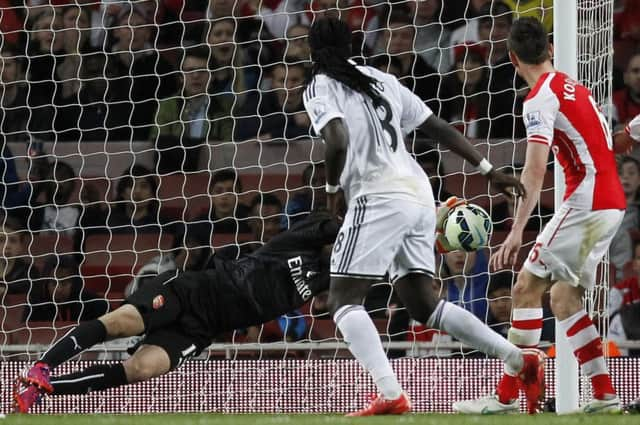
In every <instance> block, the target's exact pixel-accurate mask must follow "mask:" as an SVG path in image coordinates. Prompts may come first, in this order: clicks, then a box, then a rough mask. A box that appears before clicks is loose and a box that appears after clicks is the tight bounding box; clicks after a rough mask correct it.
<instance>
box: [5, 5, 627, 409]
mask: <svg viewBox="0 0 640 425" xmlns="http://www.w3.org/2000/svg"><path fill="white" fill-rule="evenodd" d="M28 3H29V5H30V7H23V6H21V5H18V2H10V4H12V6H7V7H4V6H3V9H2V11H1V12H2V20H0V24H1V25H2V38H1V44H0V45H1V48H2V51H1V56H2V58H1V59H2V65H3V67H2V87H0V93H1V95H2V106H1V108H0V117H1V125H2V137H3V141H4V148H3V149H4V150H3V160H2V163H1V164H0V167H3V168H1V169H0V171H2V176H3V179H4V180H3V185H2V188H1V190H0V194H2V202H3V214H2V222H1V223H2V225H3V227H2V229H0V230H1V232H0V246H1V247H2V250H3V251H2V255H0V267H3V270H4V281H3V283H2V284H0V300H1V306H0V325H1V328H0V341H2V345H1V346H0V357H1V359H2V362H1V363H0V376H1V379H2V382H4V383H8V382H11V381H12V380H13V379H14V378H15V376H16V375H17V373H18V371H19V370H21V369H22V368H23V367H25V365H26V364H27V362H29V361H33V360H35V359H36V358H37V357H38V356H39V355H40V354H41V353H42V352H43V351H44V350H46V348H47V347H48V346H49V345H50V344H51V343H52V342H53V341H55V340H56V339H57V338H59V337H61V336H62V335H64V334H65V333H66V332H67V331H68V330H69V329H70V328H71V327H73V326H75V325H77V324H78V323H79V322H80V321H84V320H91V319H94V318H96V317H99V316H100V315H102V314H104V313H105V312H107V311H109V310H113V309H115V308H118V307H119V306H120V305H122V303H123V301H124V299H125V297H126V296H127V295H128V294H129V293H131V292H132V291H135V290H136V289H137V288H139V287H140V286H142V285H144V284H145V282H148V279H149V278H150V277H152V276H155V275H158V274H160V273H162V272H165V271H168V270H175V269H176V268H186V269H193V270H197V269H201V268H202V267H205V266H206V261H207V259H208V257H209V256H210V255H211V254H212V253H214V252H215V255H224V256H228V258H235V257H237V256H240V255H245V254H247V253H250V252H252V250H255V249H256V247H259V246H261V245H262V244H263V243H265V242H267V241H268V240H269V239H270V238H271V237H273V236H274V235H275V234H277V233H278V232H280V231H283V230H284V229H286V228H287V227H288V226H289V225H290V224H291V223H293V222H295V221H296V220H300V219H301V218H303V217H304V216H305V215H307V214H308V213H309V211H310V210H311V209H312V208H314V207H317V206H321V205H322V204H323V202H324V190H323V189H324V168H323V165H322V160H323V154H324V146H323V143H322V142H321V141H320V140H319V139H318V138H317V137H315V135H314V134H313V132H312V131H311V130H310V127H309V124H310V123H309V119H308V117H307V116H306V114H305V113H304V108H303V106H302V100H301V99H302V91H303V88H304V82H305V78H306V73H307V72H308V66H309V51H308V44H307V41H306V35H307V32H308V27H309V25H310V24H311V23H312V22H313V20H314V19H315V18H317V17H319V16H324V15H333V16H341V17H342V18H343V19H345V20H346V21H347V22H348V23H349V25H350V26H351V27H352V29H353V31H354V43H353V47H354V57H355V58H356V59H357V60H360V61H362V62H363V63H367V64H369V65H372V66H375V67H377V68H379V69H383V70H385V71H388V72H392V73H394V74H396V75H397V76H398V77H399V78H400V80H401V81H402V82H403V84H406V85H407V86H408V87H410V88H411V89H412V90H413V91H414V92H415V93H416V94H418V95H419V96H420V97H421V98H423V100H424V101H425V102H426V103H427V104H428V105H429V106H430V107H431V108H432V109H433V110H434V111H436V112H437V113H438V114H439V115H440V116H441V117H443V118H445V119H447V120H448V121H450V122H452V124H453V125H455V126H456V127H457V128H459V129H460V130H461V131H462V132H464V133H465V134H466V135H467V136H468V137H469V138H471V139H472V140H473V141H474V143H475V144H476V146H477V147H478V149H480V150H481V151H482V152H483V153H484V154H485V155H486V156H487V157H488V158H489V160H490V161H491V162H492V163H493V164H495V165H496V166H498V167H500V168H502V169H505V170H506V169H507V168H506V167H511V170H512V171H513V172H514V173H518V172H519V171H520V169H521V166H522V163H523V161H524V151H525V146H526V142H525V141H524V140H523V135H524V132H523V128H522V124H521V107H522V100H523V98H524V96H525V95H526V90H525V89H524V84H523V82H522V81H521V80H520V79H518V78H517V77H516V75H515V74H514V72H513V68H512V67H511V65H510V64H509V63H508V61H507V59H506V57H505V55H506V36H507V34H508V30H509V26H510V23H511V20H512V19H515V17H517V16H538V17H539V18H540V19H542V20H543V22H544V24H545V26H546V27H547V29H548V30H549V31H551V25H552V22H553V19H552V13H553V8H552V3H553V2H552V1H549V0H540V1H515V0H508V1H506V2H504V3H502V2H486V1H485V2H482V1H469V2H445V1H435V0H431V1H405V2H402V1H400V2H382V1H377V0H337V1H336V0H312V1H303V0H280V1H278V0H273V1H252V0H246V1H236V2H233V1H226V0H210V1H209V2H205V1H200V2H155V1H144V0H135V1H127V2H124V1H118V0H110V1H102V2H99V1H94V2H92V1H81V2H73V1H62V0H60V1H48V0H33V1H31V2H28ZM492 4H493V6H492ZM578 4H579V8H578V13H579V18H578V19H579V33H578V34H579V36H578V60H579V73H578V78H579V79H580V80H581V81H582V82H584V83H586V84H587V85H588V86H589V87H590V88H591V89H592V90H593V92H594V97H595V99H596V101H597V102H598V104H599V105H601V106H602V107H603V108H605V109H606V107H607V106H608V105H609V104H610V99H611V84H610V80H611V73H612V71H611V54H612V51H611V50H612V8H613V1H612V0H611V1H587V0H578ZM431 142H432V141H429V140H426V139H423V138H421V137H420V136H417V135H411V136H410V137H409V138H408V139H407V146H408V148H409V149H410V150H411V151H412V152H413V153H414V154H415V156H416V159H417V160H418V162H419V163H420V164H421V165H422V167H423V168H424V169H425V171H427V173H428V174H429V176H430V181H431V184H432V186H433V188H434V193H435V194H436V197H437V198H438V199H439V200H441V201H442V200H444V199H446V197H447V196H448V194H453V195H456V196H462V197H464V198H466V199H468V200H469V201H471V202H474V203H476V204H479V205H481V206H483V207H485V208H487V210H488V211H490V212H491V215H492V218H493V221H494V227H495V231H494V234H493V238H492V242H491V247H490V248H488V249H486V250H482V251H479V252H477V253H475V254H467V255H465V254H460V253H451V254H447V255H446V256H442V257H440V258H439V259H438V279H437V280H436V287H437V290H438V291H440V294H441V296H442V297H443V298H447V299H450V300H452V301H454V302H456V303H458V304H459V305H462V306H463V307H465V308H467V309H468V310H470V311H472V312H473V313H474V314H476V315H477V316H478V317H479V318H480V319H481V320H483V321H485V322H487V323H488V324H490V325H491V326H492V327H493V328H494V329H495V330H496V331H497V332H501V333H505V332H506V329H507V328H508V324H509V320H510V309H511V305H510V295H509V294H510V288H511V286H512V285H513V282H514V274H513V273H511V272H508V271H507V272H502V273H489V270H488V266H487V263H488V258H489V255H490V253H491V252H492V250H493V249H495V247H496V246H498V245H499V244H500V243H502V241H503V240H504V238H505V237H506V235H507V233H508V230H509V228H510V224H511V217H512V216H513V205H512V200H509V199H505V198H504V197H501V196H498V195H496V194H493V193H490V192H489V188H488V185H487V183H486V181H485V180H484V179H481V178H479V177H478V175H477V174H476V173H475V172H474V170H473V168H472V167H470V166H469V164H465V163H463V162H462V161H460V160H459V159H457V158H456V157H455V156H454V155H453V154H452V153H451V152H448V151H442V150H441V149H440V148H439V147H438V145H437V144H432V143H431ZM553 194H554V187H553V175H552V171H549V173H548V175H547V176H546V178H545V183H544V186H543V192H542V196H541V200H540V204H539V206H538V207H537V209H536V211H535V216H534V217H533V219H532V221H531V222H530V223H529V225H528V227H527V231H526V232H525V246H524V247H523V249H522V252H521V256H520V258H519V260H518V261H519V264H521V263H522V261H523V259H524V258H525V256H526V254H527V251H528V249H529V248H530V247H531V246H532V243H533V240H534V238H535V236H536V234H537V233H538V231H539V230H540V229H541V228H542V226H543V225H544V224H545V223H546V221H547V220H548V219H549V218H550V215H551V214H552V210H553ZM516 270H517V269H516ZM610 278H612V275H611V272H610V271H609V268H608V267H606V266H605V267H603V268H602V273H601V279H600V281H599V285H598V287H597V288H596V289H595V290H594V291H593V292H592V293H590V294H589V295H588V297H587V299H588V302H589V304H588V305H589V310H590V312H591V313H592V314H593V315H594V318H596V319H597V322H598V324H599V328H600V330H601V332H603V333H606V328H607V323H608V318H607V314H606V308H605V306H606V297H607V291H608V280H609V279H610ZM365 306H366V308H367V311H368V312H369V313H370V314H371V316H372V318H373V319H374V322H375V324H376V326H377V327H378V329H379V331H380V333H381V337H382V339H383V342H384V344H385V346H386V347H387V349H388V353H389V356H390V357H393V358H394V360H393V364H394V367H395V368H396V370H397V371H398V374H399V377H400V381H401V383H402V384H403V386H404V387H405V388H406V389H407V390H408V392H409V393H410V394H411V395H412V398H413V399H414V401H415V407H416V410H417V411H437V412H448V411H450V404H451V402H453V401H455V400H458V399H463V398H470V397H476V396H479V395H483V394H485V393H489V392H491V391H492V390H493V388H494V386H495V383H496V381H497V379H498V378H499V375H500V372H501V364H500V362H499V361H497V360H495V359H487V358H486V357H484V356H483V355H481V354H480V353H477V352H475V351H473V350H471V349H470V348H469V347H463V346H461V345H460V344H459V343H458V342H456V341H454V340H452V338H451V337H450V336H448V335H445V334H439V333H437V332H434V331H433V330H430V329H427V328H426V327H425V326H424V325H422V324H419V323H415V322H412V321H411V320H410V319H409V317H408V315H407V313H406V311H405V310H404V308H403V306H402V304H401V303H400V302H399V300H398V298H397V296H396V295H395V294H394V293H393V291H392V288H391V285H390V284H388V283H381V284H377V285H374V287H373V288H372V290H371V291H370V293H369V295H368V296H367V298H366V300H365ZM550 320H551V319H550V317H549V315H548V314H547V316H545V323H547V321H550ZM549 323H551V322H549ZM550 328H552V326H550ZM546 329H547V326H545V333H544V334H543V339H546V340H547V341H549V343H548V344H546V346H548V345H549V344H552V338H553V335H552V333H546V332H547V331H546ZM134 343H135V341H133V340H116V341H112V342H109V343H106V344H101V345H99V346H96V347H95V348H93V349H91V350H88V351H87V352H85V353H83V354H82V355H81V356H79V357H78V358H76V359H74V360H73V361H71V362H68V363H67V364H65V365H63V366H60V367H59V368H58V369H56V371H55V374H63V373H68V372H71V371H75V370H77V369H79V368H83V367H86V366H87V365H88V364H91V363H92V362H104V361H122V360H123V359H126V358H127V357H128V354H127V352H126V349H127V348H128V347H130V346H132V345H133V344H134ZM551 362H552V361H551V360H550V364H551ZM638 366H640V365H639V364H637V362H636V361H635V360H633V359H615V360H612V361H611V367H612V369H613V374H614V377H616V379H618V381H616V383H617V384H619V385H624V386H626V387H625V388H629V391H626V392H623V397H624V398H625V400H627V399H628V398H631V397H632V396H633V394H637V393H638V387H639V386H640V383H638V381H637V379H636V380H635V381H632V380H627V378H626V377H627V376H628V375H629V374H630V373H631V372H630V371H632V370H634V368H637V367H638ZM549 370H551V368H549ZM548 379H549V382H550V383H551V391H550V394H551V395H552V394H553V392H552V390H553V377H552V376H549V377H548ZM371 392H373V385H372V382H371V380H370V379H369V377H368V376H367V375H366V373H364V372H363V371H362V370H361V369H360V367H359V366H358V365H357V363H355V362H354V361H353V360H351V357H350V355H349V352H348V350H347V348H346V346H345V345H344V344H343V343H342V340H341V338H340V335H339V333H338V332H337V331H336V328H335V325H334V324H333V321H332V320H331V317H330V316H329V315H328V314H327V313H326V297H316V298H315V299H314V300H313V301H312V302H310V303H309V304H307V305H305V306H303V307H301V308H300V309H298V310H296V311H293V312H291V313H289V314H287V315H286V316H283V317H280V318H278V319H276V320H274V321H271V322H269V323H267V324H265V325H263V326H259V327H254V328H248V329H238V330H235V331H233V332H229V333H226V334H224V335H220V336H219V338H217V339H216V341H214V342H213V344H212V345H211V347H210V348H209V349H208V350H205V352H204V353H203V354H202V355H201V356H200V357H199V358H198V359H197V360H194V361H189V362H186V364H185V365H183V367H181V368H179V369H178V370H177V371H175V372H172V373H170V374H169V375H167V376H165V377H162V378H159V379H155V380H152V381H150V382H147V383H143V384H137V385H134V386H130V387H126V388H120V389H116V390H110V391H107V392H103V393H94V394H91V395H90V396H88V397H83V398H78V397H51V398H49V399H48V400H46V401H45V403H43V404H42V405H41V406H39V407H38V408H37V409H39V410H38V411H41V412H171V411H223V412H333V411H347V410H350V409H354V408H356V407H358V406H360V405H362V403H364V402H365V400H366V396H367V395H368V394H369V393H371ZM9 408H10V392H9V391H3V392H2V395H1V396H0V410H1V411H3V412H4V411H7V410H9Z"/></svg>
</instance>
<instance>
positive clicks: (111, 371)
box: [51, 363, 128, 395]
mask: <svg viewBox="0 0 640 425" xmlns="http://www.w3.org/2000/svg"><path fill="white" fill-rule="evenodd" d="M126 384H128V381H127V375H126V374H125V371H124V366H123V365H122V363H117V364H99V365H95V366H91V367H89V368H87V369H85V370H82V371H80V372H74V373H70V374H68V375H62V376H56V377H54V378H51V385H53V393H52V394H54V395H68V394H87V393H89V392H91V391H102V390H106V389H109V388H115V387H119V386H120V385H126Z"/></svg>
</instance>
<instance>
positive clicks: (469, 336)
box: [427, 300, 523, 374]
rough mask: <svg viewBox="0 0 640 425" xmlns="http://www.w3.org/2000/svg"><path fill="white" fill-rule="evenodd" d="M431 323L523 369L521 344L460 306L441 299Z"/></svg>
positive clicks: (508, 363) (431, 325) (463, 341)
mask: <svg viewBox="0 0 640 425" xmlns="http://www.w3.org/2000/svg"><path fill="white" fill-rule="evenodd" d="M427 325H428V326H429V327H431V328H435V329H440V330H443V331H445V332H446V333H448V334H449V335H451V336H453V337H454V338H455V339H457V340H458V341H460V342H462V343H464V344H467V345H470V346H472V347H474V348H477V349H478V350H480V351H482V352H484V353H486V354H488V355H490V356H493V357H498V358H499V359H501V360H502V361H503V362H504V363H505V367H508V368H509V369H514V370H515V373H516V374H517V373H518V372H519V371H520V369H522V365H523V360H522V352H521V351H520V349H519V348H518V347H516V346H515V345H513V344H512V343H510V342H509V341H507V340H506V339H504V338H503V337H502V335H500V334H499V333H497V332H494V331H493V330H492V329H491V328H489V327H488V326H487V325H485V324H484V323H482V322H481V321H480V319H478V318H477V317H476V316H474V315H473V314H472V313H470V312H468V311H467V310H465V309H463V308H461V307H458V306H457V305H454V304H451V303H450V302H446V301H444V300H443V301H440V303H439V304H438V306H437V307H436V309H435V311H434V312H433V313H432V314H431V317H429V321H428V322H427Z"/></svg>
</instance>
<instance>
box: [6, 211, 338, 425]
mask: <svg viewBox="0 0 640 425" xmlns="http://www.w3.org/2000/svg"><path fill="white" fill-rule="evenodd" d="M338 228H339V226H338V224H337V223H336V222H335V221H334V220H333V219H332V218H331V216H330V215H329V214H327V213H322V212H318V213H314V214H311V215H310V216H309V217H308V218H306V219H305V220H303V221H300V222H299V223H296V224H295V225H294V226H293V227H291V229H289V230H288V231H286V232H284V233H281V234H280V235H278V236H276V237H274V238H273V239H272V240H271V241H270V242H269V243H267V244H266V245H265V246H263V247H262V248H260V249H259V250H257V251H255V252H254V253H253V254H251V255H248V256H246V257H243V258H241V259H239V260H233V261H223V260H219V259H216V258H215V257H214V259H213V264H214V268H212V269H209V270H205V271H198V272H184V273H178V272H167V273H165V274H162V275H160V276H158V277H157V278H156V279H154V280H153V281H152V282H149V283H148V284H146V285H145V286H144V287H142V288H141V289H140V290H138V291H137V292H135V293H133V294H132V295H131V296H130V297H128V298H127V299H126V301H125V304H124V305H123V306H121V307H120V308H118V309H116V310H115V311H112V312H110V313H107V314H105V315H104V316H102V317H100V318H98V319H96V320H92V321H87V322H83V323H81V324H80V325H79V326H77V327H75V328H74V329H72V330H71V331H70V332H69V333H67V334H66V335H65V336H63V337H62V338H61V339H59V340H58V341H56V342H55V343H54V344H53V345H52V346H51V347H50V348H49V349H48V350H47V351H46V352H45V353H44V354H43V355H42V356H41V357H40V359H39V360H38V361H37V362H36V363H35V364H34V365H33V366H32V367H31V368H30V369H29V370H27V371H25V372H24V373H23V374H21V376H20V377H18V378H17V379H16V381H15V383H14V390H13V399H14V407H15V410H16V412H22V413H27V412H28V411H29V409H30V408H31V406H32V405H33V404H34V403H35V402H37V401H38V400H39V399H40V398H41V397H42V396H43V395H44V394H52V395H66V394H86V393H88V392H90V391H101V390H105V389H108V388H114V387H118V386H121V385H126V384H132V383H135V382H140V381H146V380H148V379H151V378H154V377H157V376H160V375H163V374H165V373H168V372H169V371H171V370H173V369H175V368H177V367H179V366H180V365H181V364H182V363H183V362H184V361H185V360H186V359H188V358H190V357H193V356H196V355H198V354H200V352H201V351H202V350H204V349H205V348H206V347H208V346H209V344H210V343H211V341H212V340H213V338H214V337H216V336H217V335H219V334H220V333H223V332H227V331H232V330H234V329H238V328H244V327H248V326H253V325H258V324H262V323H265V322H268V321H270V320H273V319H275V318H277V317H279V316H281V315H283V314H285V313H288V312H290V311H292V310H294V309H296V308H298V307H300V306H301V305H302V304H304V303H305V302H306V301H308V300H309V299H311V297H313V296H314V295H316V294H318V293H320V292H322V291H325V290H327V289H329V256H330V244H332V243H333V241H334V240H335V238H336V235H337V233H338ZM325 247H326V249H325ZM143 334H144V339H143V340H142V342H141V344H140V345H139V346H137V349H136V351H135V352H134V354H133V355H132V356H131V357H130V358H129V359H127V360H125V361H124V362H122V363H118V364H98V365H93V366H91V367H89V368H87V369H85V370H82V371H79V372H75V373H72V374H69V375H63V376H55V377H50V372H51V371H52V370H54V369H55V368H56V367H57V366H58V365H60V364H61V363H64V362H65V361H67V360H69V359H71V358H72V357H75V356H76V355H78V354H80V353H81V352H82V351H84V350H86V349H87V348H89V347H91V346H93V345H95V344H98V343H101V342H104V341H108V340H111V339H115V338H124V337H130V336H136V335H143Z"/></svg>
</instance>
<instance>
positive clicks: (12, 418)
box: [0, 414, 640, 425]
mask: <svg viewBox="0 0 640 425" xmlns="http://www.w3.org/2000/svg"><path fill="white" fill-rule="evenodd" d="M638 423H640V416H638V415H589V416H586V415H567V416H556V415H554V414H543V415H536V416H527V415H508V416H466V415H436V414H415V415H404V416H377V417H369V418H345V417H344V416H342V415H220V414H171V415H166V414H165V415H30V416H29V415H8V416H7V417H6V418H5V419H3V420H0V425H9V424H19V425H30V424H38V425H54V424H55V425H76V424H90V425H113V424H131V425H164V424H167V425H203V424H213V425H260V424H265V425H280V424H291V425H328V424H373V425H378V424H379V425H383V424H384V425H395V424H401V425H462V424H464V425H530V424H531V425H533V424H536V425H540V424H543V425H585V424H589V425H591V424H615V425H632V424H633V425H637V424H638Z"/></svg>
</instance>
